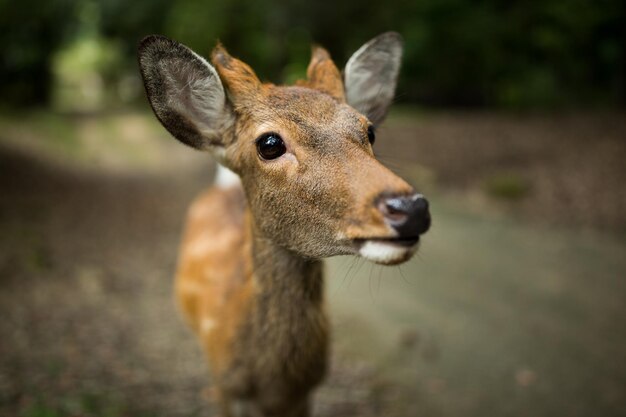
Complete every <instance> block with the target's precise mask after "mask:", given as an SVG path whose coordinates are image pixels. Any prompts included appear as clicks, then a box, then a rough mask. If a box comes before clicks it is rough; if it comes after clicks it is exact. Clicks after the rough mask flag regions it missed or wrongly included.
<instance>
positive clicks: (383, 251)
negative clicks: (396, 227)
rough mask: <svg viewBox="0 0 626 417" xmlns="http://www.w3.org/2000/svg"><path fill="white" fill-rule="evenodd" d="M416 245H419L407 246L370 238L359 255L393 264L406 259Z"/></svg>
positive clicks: (370, 259) (369, 259)
mask: <svg viewBox="0 0 626 417" xmlns="http://www.w3.org/2000/svg"><path fill="white" fill-rule="evenodd" d="M416 247H417V245H415V246H414V247H411V248H405V247H401V246H397V245H394V244H393V243H387V242H378V241H375V240H368V241H366V242H365V243H364V244H363V246H361V249H359V255H361V256H362V257H364V258H365V259H367V260H368V261H372V262H376V263H380V264H393V263H396V262H400V261H402V260H405V259H406V258H407V255H409V254H410V253H412V252H414V251H415V249H416Z"/></svg>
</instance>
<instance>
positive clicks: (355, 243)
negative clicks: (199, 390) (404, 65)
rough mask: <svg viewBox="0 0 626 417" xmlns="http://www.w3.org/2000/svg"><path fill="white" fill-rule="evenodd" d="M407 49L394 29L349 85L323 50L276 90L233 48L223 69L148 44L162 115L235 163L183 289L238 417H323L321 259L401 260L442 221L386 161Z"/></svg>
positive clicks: (199, 205) (147, 77)
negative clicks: (382, 148)
mask: <svg viewBox="0 0 626 417" xmlns="http://www.w3.org/2000/svg"><path fill="white" fill-rule="evenodd" d="M401 54H402V41H401V38H400V36H399V35H398V34H396V33H385V34H382V35H380V36H378V37H377V38H375V39H373V40H371V41H370V42H368V43H366V44H365V45H363V47H361V48H360V49H359V50H358V51H357V52H356V53H355V54H354V55H353V56H352V57H351V58H350V60H349V61H348V63H347V65H346V68H345V71H344V74H343V77H342V75H341V73H340V72H339V70H338V69H337V67H336V66H335V64H334V63H333V61H332V60H331V59H330V57H329V55H328V53H327V52H326V51H325V50H324V49H322V48H319V47H316V48H314V50H313V54H312V59H311V63H310V65H309V67H308V70H307V80H306V81H300V82H298V83H297V84H296V85H295V86H275V85H272V84H266V83H261V82H260V81H259V79H258V78H257V76H256V75H255V73H254V72H253V71H252V69H251V68H250V67H249V66H248V65H246V64H245V63H243V62H241V61H239V60H237V59H235V58H233V57H232V56H230V55H229V54H228V53H227V52H226V50H225V49H224V48H223V47H222V46H221V45H218V46H217V47H216V48H215V50H214V51H213V54H212V59H211V61H212V63H213V66H211V65H210V64H209V63H208V62H207V61H205V60H204V59H203V58H201V57H200V56H198V55H197V54H196V53H194V52H193V51H191V50H190V49H188V48H187V47H185V46H183V45H181V44H179V43H177V42H174V41H172V40H169V39H167V38H164V37H161V36H149V37H147V38H145V39H144V40H143V41H142V42H141V44H140V47H139V63H140V67H141V74H142V76H143V80H144V84H145V87H146V91H147V94H148V98H149V100H150V104H151V105H152V109H153V110H154V113H155V114H156V116H157V118H158V119H159V120H160V121H161V123H162V124H163V126H165V128H166V129H167V130H168V131H169V132H170V133H171V134H172V135H173V136H174V137H176V138H177V139H178V140H180V141H181V142H183V143H185V144H187V145H190V146H192V147H194V148H197V149H200V150H205V151H208V152H209V153H211V154H212V155H213V156H214V157H215V158H216V159H217V160H218V162H219V163H220V164H221V166H219V168H218V175H217V182H216V184H215V186H214V187H213V188H211V189H210V190H208V191H207V192H205V193H204V194H202V195H201V196H200V197H199V198H198V199H197V200H196V201H195V202H194V203H193V204H192V206H191V208H190V210H189V214H188V218H187V226H186V231H185V234H184V238H183V242H182V247H181V251H180V259H179V266H178V272H177V278H176V292H177V297H178V300H179V302H180V305H181V307H182V311H183V313H184V315H185V317H186V319H187V321H188V322H189V324H190V325H191V327H192V328H193V330H194V331H195V332H196V333H197V335H198V337H199V338H200V340H201V342H202V345H203V347H204V349H205V351H206V355H207V357H208V361H209V363H210V369H211V372H212V375H213V382H214V384H215V386H216V393H217V396H218V400H219V403H220V406H221V410H222V413H223V415H224V416H232V415H245V416H277V417H278V416H280V417H287V416H294V417H295V416H298V417H299V416H306V415H308V414H309V394H310V391H311V390H312V388H313V387H315V386H316V385H317V384H318V383H319V382H320V381H321V379H322V378H323V376H324V374H325V371H326V368H327V350H328V333H329V331H328V321H327V318H326V315H325V312H324V304H323V288H322V285H323V279H322V263H321V258H325V257H329V256H335V255H346V254H353V255H360V256H362V257H364V258H366V259H369V260H371V261H373V262H376V263H379V264H384V265H392V264H398V263H401V262H404V261H406V260H408V259H409V258H410V257H411V256H412V255H413V254H414V253H415V251H416V249H417V244H418V241H419V236H420V235H421V234H423V233H424V232H426V230H427V229H428V228H429V226H430V215H429V212H428V203H427V202H426V200H425V199H424V198H423V197H422V195H420V194H417V193H416V192H415V190H414V189H413V188H412V187H411V186H410V185H409V184H407V183H406V182H405V181H404V180H402V179H400V178H399V177H398V176H396V175H395V174H393V173H392V172H391V171H389V170H388V169H387V168H385V167H384V166H383V165H381V164H380V163H379V162H378V161H377V160H376V158H375V157H374V153H373V151H372V145H373V143H374V130H375V126H377V125H378V124H379V123H380V122H381V121H382V120H383V118H384V116H385V114H386V112H387V108H388V106H389V105H390V103H391V101H392V98H393V95H394V90H395V86H396V79H397V76H398V71H399V67H400V58H401Z"/></svg>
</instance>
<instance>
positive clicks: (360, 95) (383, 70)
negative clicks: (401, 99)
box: [344, 32, 402, 125]
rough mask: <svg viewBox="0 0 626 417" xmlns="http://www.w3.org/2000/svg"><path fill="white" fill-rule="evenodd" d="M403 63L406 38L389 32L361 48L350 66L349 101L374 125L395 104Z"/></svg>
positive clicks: (346, 79)
mask: <svg viewBox="0 0 626 417" xmlns="http://www.w3.org/2000/svg"><path fill="white" fill-rule="evenodd" d="M401 60H402V37H401V36H400V34H398V33H396V32H386V33H383V34H382V35H379V36H377V37H375V38H374V39H372V40H370V41H369V42H367V43H366V44H365V45H363V46H362V47H361V48H359V50H357V51H356V52H355V53H354V54H353V55H352V56H351V57H350V59H349V60H348V63H347V64H346V68H345V70H344V84H345V89H346V100H347V102H348V104H350V105H351V106H352V107H354V108H355V109H356V110H358V111H359V112H361V113H363V114H364V115H366V116H367V117H368V118H369V119H370V121H371V122H372V123H373V124H374V125H378V124H380V123H381V122H382V121H383V120H384V119H385V116H386V115H387V110H388V109H389V106H390V105H391V102H392V101H393V97H394V94H395V90H396V84H397V81H398V73H399V72H400V61H401Z"/></svg>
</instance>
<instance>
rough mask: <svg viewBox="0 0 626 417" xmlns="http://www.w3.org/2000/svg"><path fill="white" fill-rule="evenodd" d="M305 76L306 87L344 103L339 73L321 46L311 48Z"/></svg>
mask: <svg viewBox="0 0 626 417" xmlns="http://www.w3.org/2000/svg"><path fill="white" fill-rule="evenodd" d="M306 75H307V81H306V85H308V86H309V87H311V88H315V89H317V90H321V91H324V92H325V93H328V94H330V95H331V96H333V97H335V98H336V99H338V100H341V101H345V94H344V91H343V80H342V79H341V73H340V72H339V70H338V69H337V66H336V65H335V63H334V62H333V60H332V59H331V58H330V54H329V53H328V51H326V49H324V48H322V47H321V46H313V49H312V51H311V62H310V63H309V67H308V68H307V71H306Z"/></svg>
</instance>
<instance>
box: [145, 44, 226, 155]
mask: <svg viewBox="0 0 626 417" xmlns="http://www.w3.org/2000/svg"><path fill="white" fill-rule="evenodd" d="M139 68H140V70H141V76H142V77H143V83H144V86H145V87H146V93H147V95H148V100H149V101H150V105H151V106H152V110H154V114H155V115H156V116H157V118H158V119H159V121H160V122H161V124H163V126H164V127H165V128H166V129H167V130H168V131H169V132H170V133H171V134H172V135H173V136H174V137H175V138H176V139H178V140H180V141H181V142H183V143H185V144H187V145H189V146H192V147H194V148H196V149H202V150H213V151H216V150H217V149H219V148H221V147H223V146H224V144H223V142H222V140H221V138H222V135H223V133H224V132H225V130H226V129H228V127H229V126H230V125H231V124H232V113H231V111H230V108H229V106H228V104H227V101H226V94H225V93H224V87H223V86H222V82H221V81H220V78H219V76H218V75H217V72H216V71H215V69H214V68H213V67H212V66H211V65H210V64H209V63H208V62H207V61H206V60H204V59H203V58H202V57H200V56H199V55H198V54H196V53H195V52H193V51H192V50H191V49H189V48H187V47H186V46H184V45H182V44H180V43H178V42H175V41H173V40H171V39H168V38H165V37H163V36H156V35H152V36H148V37H146V38H144V39H143V40H142V41H141V43H140V44H139Z"/></svg>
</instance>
